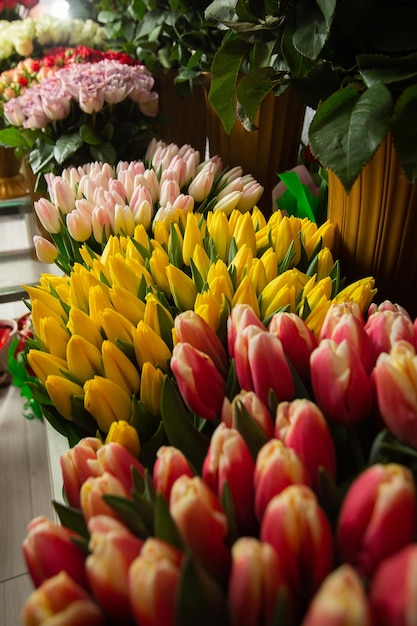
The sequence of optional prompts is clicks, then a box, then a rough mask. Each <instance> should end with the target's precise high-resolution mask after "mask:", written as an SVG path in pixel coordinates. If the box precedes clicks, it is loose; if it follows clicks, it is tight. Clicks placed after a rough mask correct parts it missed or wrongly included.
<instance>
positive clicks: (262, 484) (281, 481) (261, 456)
mask: <svg viewBox="0 0 417 626" xmlns="http://www.w3.org/2000/svg"><path fill="white" fill-rule="evenodd" d="M309 483H310V481H309V477H308V474H307V471H306V469H305V467H304V465H303V463H302V462H301V460H300V459H299V457H298V456H297V454H296V453H295V452H294V450H291V448H286V447H285V446H284V444H283V443H282V441H279V440H278V439H271V440H270V441H268V442H267V443H266V444H264V445H263V446H262V448H261V449H260V450H259V452H258V456H257V457H256V466H255V473H254V485H255V513H256V517H257V519H258V520H260V521H261V520H262V517H263V514H264V512H265V509H266V507H267V505H268V503H269V502H270V501H271V500H272V498H273V497H274V496H276V495H277V494H279V493H281V491H283V490H284V489H285V488H286V487H288V486H289V485H307V486H310V485H309Z"/></svg>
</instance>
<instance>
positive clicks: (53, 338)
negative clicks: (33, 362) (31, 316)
mask: <svg viewBox="0 0 417 626" xmlns="http://www.w3.org/2000/svg"><path fill="white" fill-rule="evenodd" d="M36 334H37V335H38V337H39V339H40V340H41V342H42V344H43V346H44V347H45V350H46V352H49V353H50V354H53V355H55V356H57V357H58V358H60V359H63V360H65V359H66V357H67V349H68V342H69V340H70V335H69V333H68V331H67V329H66V328H65V327H64V326H63V324H62V321H58V320H57V319H56V317H53V316H48V317H43V318H41V319H40V320H39V322H38V324H37V331H36Z"/></svg>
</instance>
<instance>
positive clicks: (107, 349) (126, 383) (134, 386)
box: [101, 340, 140, 395]
mask: <svg viewBox="0 0 417 626" xmlns="http://www.w3.org/2000/svg"><path fill="white" fill-rule="evenodd" d="M101 354H102V357H103V368H104V375H105V377H106V378H109V379H110V380H112V381H113V382H114V383H116V384H117V385H119V387H123V388H124V389H125V390H126V391H127V392H128V393H129V394H130V395H132V394H134V393H136V392H137V391H139V387H140V376H139V372H138V370H137V368H136V366H135V365H133V363H132V361H131V360H130V359H129V358H128V357H127V356H126V355H125V354H124V352H122V351H121V350H120V348H118V347H117V346H116V345H115V344H114V343H113V342H112V341H109V340H106V341H103V345H102V347H101Z"/></svg>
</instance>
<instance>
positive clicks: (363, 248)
mask: <svg viewBox="0 0 417 626" xmlns="http://www.w3.org/2000/svg"><path fill="white" fill-rule="evenodd" d="M328 217H329V219H330V221H331V222H332V223H334V224H335V225H336V243H335V247H334V256H335V258H338V259H340V263H341V270H342V275H344V276H347V278H348V280H355V279H357V278H360V277H362V276H368V275H372V276H374V278H375V280H376V287H377V288H378V293H377V297H376V300H377V301H378V302H380V301H383V300H384V299H389V300H392V301H393V302H397V303H398V304H401V305H402V306H404V307H405V308H406V309H407V310H408V311H409V313H410V314H411V315H412V316H417V187H416V184H410V183H409V182H408V180H407V178H406V176H405V174H404V171H403V170H402V168H401V165H400V163H399V161H398V156H397V153H396V151H395V149H394V147H393V143H392V140H391V137H388V138H387V139H386V140H385V141H384V142H383V143H382V145H381V146H380V147H379V149H378V151H377V153H376V154H375V156H374V157H373V159H372V160H371V162H370V163H368V165H366V167H365V168H364V169H363V170H362V172H361V174H360V176H359V178H358V180H357V181H356V182H355V184H354V185H353V187H352V190H351V191H350V193H349V194H347V193H346V191H345V189H344V188H343V186H342V184H341V183H340V181H339V179H338V178H337V176H336V175H335V174H334V173H333V172H331V171H329V207H328Z"/></svg>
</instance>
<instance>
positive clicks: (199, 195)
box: [188, 162, 216, 202]
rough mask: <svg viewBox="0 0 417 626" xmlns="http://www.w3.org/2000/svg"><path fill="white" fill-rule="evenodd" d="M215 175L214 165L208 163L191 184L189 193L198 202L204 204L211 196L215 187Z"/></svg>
mask: <svg viewBox="0 0 417 626" xmlns="http://www.w3.org/2000/svg"><path fill="white" fill-rule="evenodd" d="M215 173H216V172H215V167H214V165H213V164H212V163H211V162H206V164H205V165H204V166H203V167H202V169H201V170H200V171H199V172H198V174H197V175H196V176H195V177H194V178H193V180H192V181H191V182H190V184H189V186H188V193H189V194H190V195H192V196H193V197H194V199H195V201H196V202H203V200H205V199H206V198H207V196H208V195H209V193H210V191H211V188H212V187H213V183H214V177H215Z"/></svg>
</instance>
